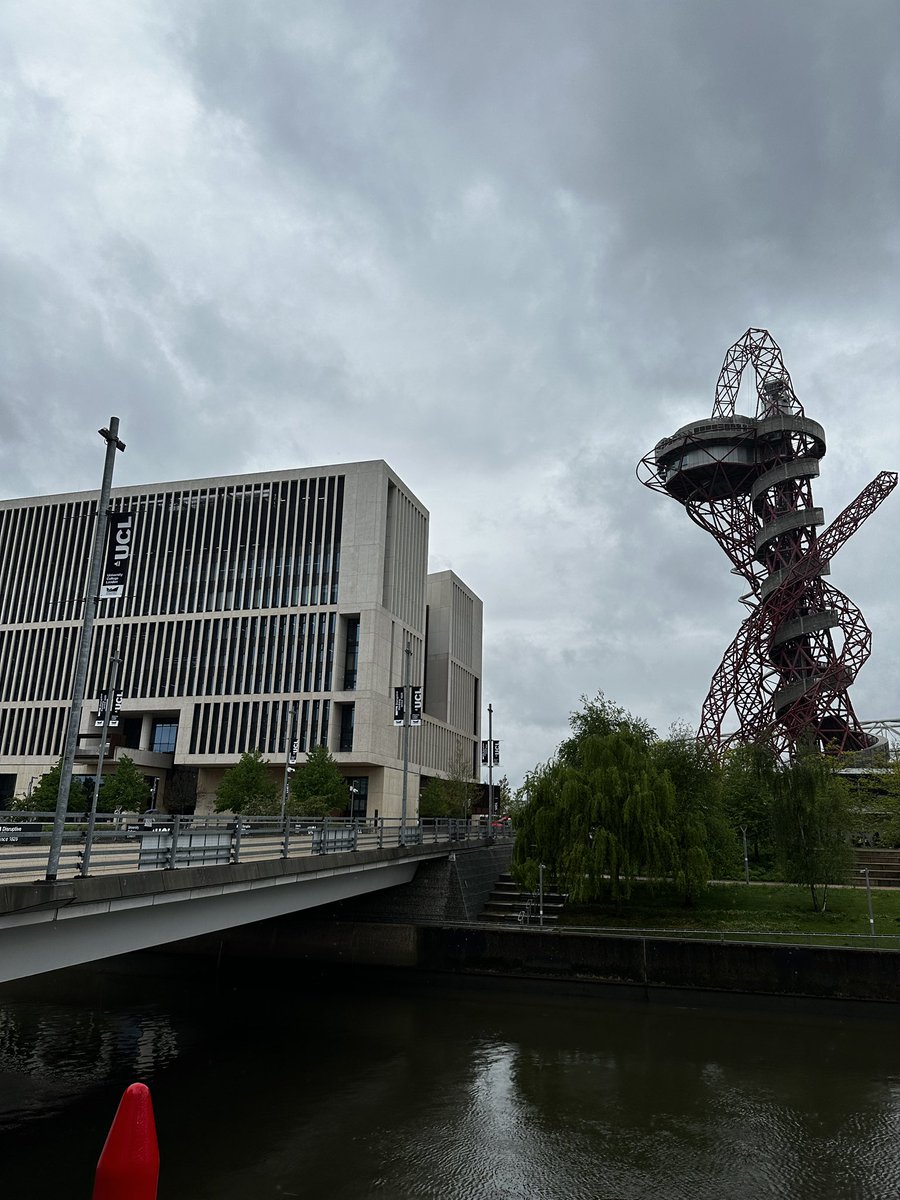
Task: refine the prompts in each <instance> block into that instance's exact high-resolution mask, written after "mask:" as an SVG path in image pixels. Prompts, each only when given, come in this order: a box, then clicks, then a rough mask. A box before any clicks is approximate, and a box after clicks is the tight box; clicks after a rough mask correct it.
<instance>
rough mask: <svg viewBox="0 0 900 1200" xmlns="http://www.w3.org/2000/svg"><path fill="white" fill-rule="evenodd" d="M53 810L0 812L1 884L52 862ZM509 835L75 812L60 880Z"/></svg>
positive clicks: (345, 821)
mask: <svg viewBox="0 0 900 1200" xmlns="http://www.w3.org/2000/svg"><path fill="white" fill-rule="evenodd" d="M52 827H53V813H44V812H36V811H30V812H24V811H23V812H15V811H7V812H0V884H3V883H21V882H34V881H35V880H36V879H38V877H39V876H40V875H41V874H42V873H43V871H44V870H45V868H46V864H47V856H48V854H49V849H50V839H51V836H52ZM489 839H500V840H511V839H512V831H511V830H510V829H508V828H502V829H497V828H491V827H489V826H488V824H487V823H486V822H483V821H478V820H475V821H461V820H455V819H451V818H444V817H431V818H422V819H419V820H416V821H410V820H407V821H406V822H405V824H404V823H403V822H401V820H400V818H399V817H378V818H374V819H365V818H362V819H361V818H345V817H340V818H336V817H302V816H296V815H290V814H288V815H287V816H285V817H284V818H281V817H278V816H261V817H257V816H253V817H245V816H234V815H225V814H222V813H212V814H209V815H204V816H197V815H185V816H160V815H159V814H157V813H145V814H143V815H140V816H138V815H137V814H127V813H126V814H99V815H98V816H97V820H96V824H95V825H94V827H93V829H91V827H90V823H89V820H88V817H87V815H84V814H81V813H72V814H69V818H68V819H67V821H66V824H65V826H64V829H63V837H62V847H61V850H60V861H59V868H58V874H57V878H58V879H60V880H67V879H72V878H78V877H80V876H83V875H85V874H86V871H85V870H84V869H83V868H84V864H85V863H86V862H89V863H90V874H91V875H102V874H127V873H131V872H134V871H146V870H177V869H180V868H184V867H190V866H208V865H215V864H218V865H221V864H225V863H242V862H256V861H263V860H267V859H277V858H294V857H302V856H306V855H312V854H332V853H342V852H346V851H357V850H381V849H384V848H386V847H391V846H398V845H400V846H407V847H408V846H417V845H426V844H434V843H442V842H448V843H449V842H453V843H459V842H466V843H468V842H475V843H482V842H486V841H488V840H489Z"/></svg>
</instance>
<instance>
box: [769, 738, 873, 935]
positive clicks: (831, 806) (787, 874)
mask: <svg viewBox="0 0 900 1200" xmlns="http://www.w3.org/2000/svg"><path fill="white" fill-rule="evenodd" d="M772 794H773V803H772V824H773V827H774V831H775V852H776V858H777V861H778V864H779V867H780V869H781V874H782V877H783V879H784V880H785V882H786V883H796V884H801V885H804V886H806V887H808V888H809V890H810V894H811V896H812V903H813V908H814V909H815V911H816V912H824V911H825V904H826V902H827V899H828V885H829V884H830V883H843V882H844V881H845V880H846V878H847V875H848V873H849V870H850V867H851V865H852V862H853V850H852V848H851V846H850V843H849V840H848V833H849V830H850V826H851V815H850V808H849V798H848V794H847V786H846V784H845V782H844V780H843V779H842V778H840V776H838V775H836V774H835V771H834V763H833V762H832V763H829V762H828V760H827V759H825V758H823V757H821V756H820V755H816V754H808V755H804V756H803V757H802V758H800V759H798V760H797V761H796V762H794V763H792V764H791V765H790V766H789V767H784V768H781V769H776V770H775V771H774V772H773V775H772Z"/></svg>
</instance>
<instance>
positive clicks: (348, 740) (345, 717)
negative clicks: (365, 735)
mask: <svg viewBox="0 0 900 1200" xmlns="http://www.w3.org/2000/svg"><path fill="white" fill-rule="evenodd" d="M355 709H356V705H355V704H342V705H340V710H341V736H340V740H339V742H338V750H352V749H353V717H354V713H355Z"/></svg>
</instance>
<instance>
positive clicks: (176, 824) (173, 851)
mask: <svg viewBox="0 0 900 1200" xmlns="http://www.w3.org/2000/svg"><path fill="white" fill-rule="evenodd" d="M180 829H181V817H175V818H174V820H173V821H172V840H171V842H170V843H169V861H168V864H167V866H168V869H169V870H170V871H174V870H175V863H176V860H177V855H178V834H179V831H180Z"/></svg>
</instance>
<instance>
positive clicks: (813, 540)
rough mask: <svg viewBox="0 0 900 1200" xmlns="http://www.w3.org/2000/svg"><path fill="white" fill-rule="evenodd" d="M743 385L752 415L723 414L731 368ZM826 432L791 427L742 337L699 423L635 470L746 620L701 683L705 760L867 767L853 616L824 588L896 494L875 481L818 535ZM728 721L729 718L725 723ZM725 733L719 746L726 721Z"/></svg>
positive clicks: (781, 373)
mask: <svg viewBox="0 0 900 1200" xmlns="http://www.w3.org/2000/svg"><path fill="white" fill-rule="evenodd" d="M748 365H750V366H752V367H753V369H754V371H755V374H756V395H757V404H756V413H755V415H754V416H752V417H750V416H741V415H740V414H739V413H736V412H735V401H736V399H737V394H738V389H739V388H740V383H741V376H742V374H743V372H744V369H745V368H746V367H747V366H748ZM824 454H825V431H824V429H823V428H822V426H821V425H819V424H818V423H817V422H816V421H812V420H810V418H809V417H807V416H806V415H805V414H804V411H803V406H802V404H801V403H800V401H799V400H798V399H797V397H796V395H795V393H794V389H793V386H792V384H791V378H790V376H789V375H788V373H787V371H786V370H785V367H784V363H783V361H782V358H781V351H780V349H779V348H778V346H777V345H776V343H775V342H774V341H773V339H772V338H771V336H770V335H769V333H768V331H767V330H765V329H748V330H747V332H746V333H745V334H744V336H743V337H742V338H741V339H740V341H738V342H736V343H735V344H734V345H733V346H732V347H731V349H730V350H729V351H728V353H727V354H726V355H725V362H724V363H723V365H722V370H721V372H720V374H719V382H718V386H717V387H716V399H715V404H714V405H713V411H712V416H711V417H709V418H707V419H706V420H700V421H693V422H691V423H690V424H689V425H683V426H682V427H681V429H678V430H677V431H676V432H675V433H674V434H673V435H672V436H671V437H668V438H663V440H662V441H661V442H658V443H657V445H656V446H655V447H654V449H653V450H651V451H650V453H649V454H646V455H645V456H644V457H643V458H642V459H641V461H640V462H639V463H638V467H637V475H638V479H639V480H640V481H641V483H643V484H644V485H645V486H646V487H649V488H653V489H654V490H655V491H658V492H665V494H666V495H668V496H671V497H672V498H673V499H675V500H677V501H678V503H679V504H681V505H683V507H684V508H685V510H686V511H687V514H688V516H689V517H690V518H691V520H692V521H694V522H695V523H696V524H697V525H699V526H700V527H701V528H702V529H705V530H706V531H707V532H708V533H710V534H712V536H713V537H714V538H715V539H716V541H717V542H718V543H719V545H720V546H721V547H722V549H723V550H724V551H725V553H726V554H727V556H728V558H729V559H730V561H731V564H732V570H733V572H734V573H735V574H736V575H740V576H741V577H742V578H743V579H745V580H746V581H747V583H748V584H749V586H750V592H749V594H748V595H747V596H745V597H743V600H744V603H745V604H746V605H747V607H748V608H749V609H750V615H749V616H748V617H747V618H746V619H745V620H744V622H743V624H742V625H741V627H740V629H739V630H738V633H737V637H736V638H735V639H734V641H733V642H732V643H731V645H730V646H729V647H728V649H727V650H726V651H725V655H724V657H723V659H722V662H721V663H720V665H719V667H718V669H717V670H716V673H715V674H714V675H713V678H712V682H711V684H710V689H709V694H708V695H707V697H706V700H705V701H704V704H703V712H702V714H701V718H700V729H699V731H698V738H700V739H701V740H702V741H704V742H706V743H707V744H708V745H709V746H710V747H711V748H712V749H713V750H715V751H716V752H717V753H721V752H722V751H724V750H725V749H726V748H727V747H728V746H729V745H732V744H737V743H747V742H754V743H759V744H763V745H768V746H769V747H770V748H771V749H772V750H773V752H774V753H776V754H778V755H781V756H787V757H794V756H795V755H796V754H797V752H798V751H799V750H801V749H803V748H806V747H809V748H818V749H820V750H822V751H825V752H826V753H846V752H853V753H864V754H866V755H873V754H880V753H883V752H884V751H885V750H886V742H885V739H884V738H883V737H878V736H877V735H874V734H872V733H868V732H866V730H865V729H864V728H863V726H862V724H861V723H860V721H858V720H857V717H856V714H855V713H854V711H853V707H852V705H851V703H850V698H849V696H848V694H847V691H848V688H849V687H850V685H851V684H852V683H853V680H854V679H855V678H856V675H857V673H858V671H859V669H860V667H861V666H862V664H863V663H864V662H865V661H866V659H867V658H868V657H869V653H870V649H871V642H872V633H871V630H870V629H869V628H868V626H867V625H866V623H865V621H864V620H863V616H862V613H861V612H860V611H859V609H858V608H857V607H856V605H855V604H854V603H853V602H852V601H851V600H849V599H848V597H847V596H845V595H844V594H843V592H839V591H838V590H837V588H835V587H833V586H832V585H831V584H830V583H826V581H825V580H824V578H823V576H825V575H827V574H829V572H830V570H831V560H832V558H833V557H834V556H835V554H836V553H837V552H838V550H840V548H841V546H843V545H844V543H845V542H847V541H848V539H849V538H850V537H852V535H853V534H854V533H855V532H856V531H857V529H859V527H860V525H862V523H863V522H864V521H865V520H866V518H867V517H869V516H871V515H872V513H873V512H874V511H875V509H876V508H878V506H879V505H880V504H881V502H882V501H883V500H885V499H886V498H887V497H888V496H889V495H890V493H891V492H892V491H893V489H894V488H895V487H896V486H897V475H896V474H895V473H894V472H890V471H882V472H881V474H880V475H878V476H877V477H876V478H875V479H873V480H872V482H871V483H870V484H869V485H868V486H867V487H866V488H864V489H863V491H862V492H860V494H859V496H857V498H856V499H855V500H854V501H853V502H852V503H851V504H849V505H848V506H847V508H845V509H844V511H843V512H842V513H841V514H840V515H839V516H838V517H837V518H836V519H835V520H834V521H833V522H832V523H831V525H829V526H828V527H827V528H826V529H824V530H821V529H820V527H821V526H822V525H824V519H825V518H824V514H823V511H822V509H821V508H816V507H815V505H814V504H813V496H812V481H813V479H815V477H816V476H817V475H818V474H819V462H820V460H821V458H822V457H823V456H824ZM732 713H733V716H731V717H729V714H732ZM734 717H736V719H737V725H738V728H737V730H736V731H735V732H731V733H726V732H725V724H726V719H728V722H729V724H731V725H733V723H734Z"/></svg>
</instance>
